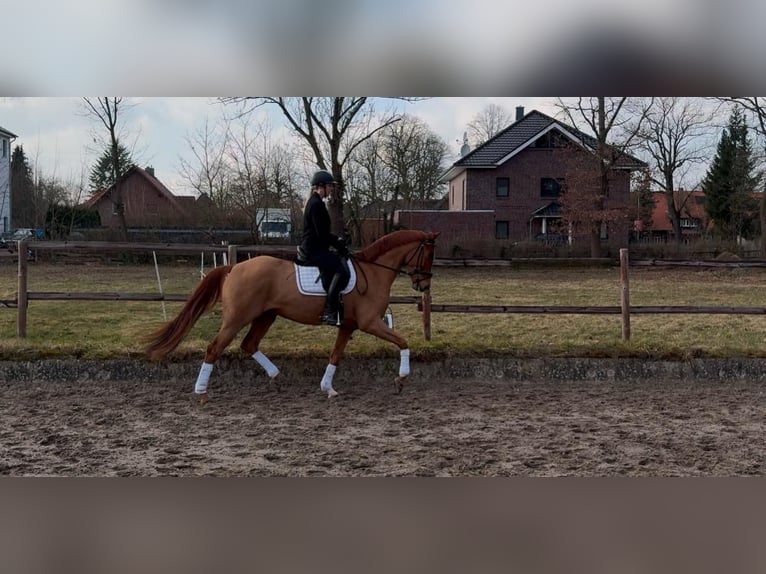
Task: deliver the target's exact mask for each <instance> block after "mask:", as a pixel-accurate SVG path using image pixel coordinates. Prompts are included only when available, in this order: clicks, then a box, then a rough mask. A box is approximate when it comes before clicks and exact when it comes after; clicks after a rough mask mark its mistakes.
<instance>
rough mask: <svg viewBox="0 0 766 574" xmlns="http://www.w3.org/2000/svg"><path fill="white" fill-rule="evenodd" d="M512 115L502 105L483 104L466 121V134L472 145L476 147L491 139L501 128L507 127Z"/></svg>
mask: <svg viewBox="0 0 766 574" xmlns="http://www.w3.org/2000/svg"><path fill="white" fill-rule="evenodd" d="M512 121H513V116H512V115H511V113H510V112H509V111H508V110H506V109H505V108H504V107H502V106H499V105H497V104H495V103H489V104H487V105H486V106H484V107H483V108H482V109H481V110H480V111H479V112H477V113H476V115H475V116H474V117H473V119H472V120H471V121H470V122H469V123H468V135H469V137H470V138H471V142H472V144H473V147H474V148H475V147H478V146H480V145H481V144H483V143H484V142H486V141H487V140H489V139H491V138H492V137H493V136H494V135H495V134H497V133H498V132H499V131H501V130H502V129H504V128H506V127H508V126H509V125H510V124H511V122H512Z"/></svg>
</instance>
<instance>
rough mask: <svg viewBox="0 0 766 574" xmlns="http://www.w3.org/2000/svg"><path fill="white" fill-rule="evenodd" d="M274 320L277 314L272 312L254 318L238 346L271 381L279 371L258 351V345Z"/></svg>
mask: <svg viewBox="0 0 766 574" xmlns="http://www.w3.org/2000/svg"><path fill="white" fill-rule="evenodd" d="M276 319H277V314H276V312H274V311H267V312H266V313H264V314H263V315H261V316H259V317H256V318H255V319H254V320H253V322H252V323H251V324H250V330H249V331H248V332H247V335H245V338H244V339H242V344H241V345H240V347H241V348H242V350H243V351H244V352H245V353H247V354H248V355H250V356H251V357H253V359H255V361H256V362H257V363H258V364H259V365H260V366H261V367H263V369H264V370H265V371H266V374H267V375H269V378H271V380H274V378H275V377H276V376H277V375H278V374H279V369H278V368H277V366H276V365H275V364H274V363H272V362H271V361H270V360H269V358H268V357H267V356H266V355H264V354H263V353H262V352H261V351H259V350H258V345H260V343H261V340H262V339H263V337H265V336H266V333H267V332H268V330H269V328H271V326H272V325H273V324H274V321H275V320H276Z"/></svg>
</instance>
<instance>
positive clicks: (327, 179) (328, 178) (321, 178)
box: [311, 169, 335, 187]
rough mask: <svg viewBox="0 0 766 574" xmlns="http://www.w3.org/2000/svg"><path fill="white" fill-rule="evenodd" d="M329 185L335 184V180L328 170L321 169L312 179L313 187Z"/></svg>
mask: <svg viewBox="0 0 766 574" xmlns="http://www.w3.org/2000/svg"><path fill="white" fill-rule="evenodd" d="M328 183H335V178H334V177H333V176H332V174H331V173H330V172H329V171H327V170H326V169H320V170H319V171H318V172H316V173H315V174H314V175H313V176H312V177H311V187H314V186H315V185H325V184H328Z"/></svg>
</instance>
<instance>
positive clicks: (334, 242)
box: [300, 169, 349, 326]
mask: <svg viewBox="0 0 766 574" xmlns="http://www.w3.org/2000/svg"><path fill="white" fill-rule="evenodd" d="M334 191H335V178H333V175H332V174H331V173H330V172H329V171H327V170H324V169H320V170H319V171H317V172H316V173H315V174H314V175H313V176H312V178H311V194H310V196H309V199H308V201H307V202H306V207H305V208H304V210H303V235H302V238H301V245H300V248H301V251H302V252H303V255H304V257H305V258H306V259H307V260H308V261H309V262H310V263H311V264H312V265H316V266H317V267H319V271H320V273H321V274H322V278H323V281H324V278H325V277H329V278H331V279H330V283H329V286H326V285H325V286H326V287H327V303H326V304H325V308H324V311H323V312H322V318H321V322H322V324H324V325H335V326H338V325H340V324H341V322H342V316H343V315H342V313H343V302H342V300H341V296H340V292H341V290H342V289H343V287H345V286H346V284H347V283H348V279H349V272H348V267H347V265H346V263H345V261H342V260H341V257H340V256H344V257H345V256H348V248H347V247H346V242H345V241H344V240H343V239H341V238H340V237H338V236H336V235H334V234H332V233H330V214H329V213H328V211H327V208H326V207H325V205H324V201H323V200H324V199H326V198H327V199H329V197H330V195H331V194H332V193H334ZM330 247H334V248H335V250H336V252H337V253H335V252H332V251H330Z"/></svg>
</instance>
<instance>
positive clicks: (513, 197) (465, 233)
mask: <svg viewBox="0 0 766 574" xmlns="http://www.w3.org/2000/svg"><path fill="white" fill-rule="evenodd" d="M568 142H574V143H575V144H577V145H580V146H583V144H584V147H586V149H588V148H589V149H593V148H595V146H596V145H597V142H596V140H595V139H594V138H592V137H590V136H588V135H587V134H584V133H582V132H580V131H579V130H577V129H575V128H573V127H571V126H568V125H566V124H564V123H562V122H560V121H558V120H556V119H554V118H552V117H549V116H547V115H545V114H543V113H541V112H538V111H537V110H532V111H531V112H529V113H527V114H526V115H525V114H524V108H523V107H517V108H516V121H515V122H514V123H512V124H511V125H509V126H508V127H507V128H505V129H504V130H502V131H500V132H499V133H498V134H496V135H495V136H494V137H493V138H491V139H490V140H488V141H487V142H485V143H484V144H482V145H480V146H479V147H477V148H476V149H474V150H473V151H468V152H467V153H465V154H464V155H463V156H462V157H461V158H460V159H459V160H458V161H456V162H455V163H454V164H453V165H452V166H451V167H450V168H449V169H448V170H447V171H446V172H445V174H444V175H443V176H442V179H441V181H442V182H444V183H446V184H447V185H448V198H449V208H448V210H447V212H436V211H433V212H427V211H400V212H398V214H397V215H398V219H397V222H398V223H399V224H400V225H403V226H405V227H410V228H416V229H424V230H433V231H441V232H442V233H443V234H446V237H445V241H453V242H454V243H456V244H458V243H460V242H477V241H483V242H489V243H493V244H495V245H496V246H501V245H509V244H512V243H514V242H520V241H535V240H548V241H550V240H552V239H555V240H560V239H562V236H561V235H559V234H557V233H556V231H557V230H558V229H557V228H558V225H557V224H558V223H560V220H561V204H560V203H559V201H558V198H559V195H560V193H561V188H562V185H563V184H564V183H565V182H564V175H565V165H564V161H563V159H562V157H561V155H560V154H555V153H554V151H555V150H556V149H557V148H560V147H561V145H562V143H568ZM645 166H646V164H645V163H644V162H642V161H640V160H638V159H636V158H634V157H631V156H624V157H623V158H622V159H621V160H620V161H619V162H618V165H617V167H616V168H615V169H613V171H612V174H611V175H610V194H609V198H607V207H622V206H625V207H627V206H628V205H629V193H630V172H631V171H632V170H636V169H640V168H643V167H645ZM628 227H629V226H626V228H625V230H624V233H623V230H620V231H619V232H614V233H611V234H610V233H609V232H608V231H609V230H607V229H605V230H604V231H603V232H602V233H603V236H602V237H603V238H604V239H605V240H606V241H608V243H610V244H612V243H614V244H627V241H628V235H629V231H630V229H628ZM563 239H564V240H565V241H566V240H568V239H569V238H567V237H566V236H564V237H563Z"/></svg>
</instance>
